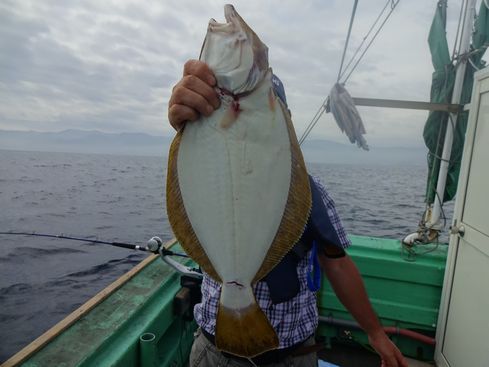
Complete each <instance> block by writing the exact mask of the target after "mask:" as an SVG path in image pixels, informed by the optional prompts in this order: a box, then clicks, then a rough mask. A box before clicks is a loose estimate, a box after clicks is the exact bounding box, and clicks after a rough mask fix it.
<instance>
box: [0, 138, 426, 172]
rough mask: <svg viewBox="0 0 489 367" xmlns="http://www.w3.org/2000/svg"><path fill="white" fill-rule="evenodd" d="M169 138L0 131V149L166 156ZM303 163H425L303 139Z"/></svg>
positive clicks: (419, 154) (396, 152)
mask: <svg viewBox="0 0 489 367" xmlns="http://www.w3.org/2000/svg"><path fill="white" fill-rule="evenodd" d="M171 140H172V137H169V136H154V135H148V134H144V133H119V134H114V133H103V132H100V131H96V130H89V131H86V130H64V131H61V132H36V131H8V130H0V149H7V150H28V151H49V152H68V153H95V154H124V155H147V156H166V155H167V153H168V149H169V147H170V143H171ZM302 150H303V153H304V157H305V159H306V161H307V162H311V163H312V162H314V163H332V164H334V163H337V164H369V165H370V164H389V165H391V164H425V162H426V153H427V151H426V149H425V148H405V147H390V148H385V147H370V151H368V152H366V151H363V150H361V149H359V148H357V147H356V146H355V145H352V144H341V143H336V142H332V141H328V140H307V141H306V142H305V143H304V145H303V147H302Z"/></svg>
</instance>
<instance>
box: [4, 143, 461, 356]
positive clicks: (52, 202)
mask: <svg viewBox="0 0 489 367" xmlns="http://www.w3.org/2000/svg"><path fill="white" fill-rule="evenodd" d="M308 169H309V172H310V173H311V174H312V175H315V176H317V177H319V178H320V179H321V181H322V182H323V183H324V184H325V185H326V187H327V189H328V191H329V192H330V194H331V196H332V197H333V198H334V200H335V202H336V206H337V209H338V212H339V214H340V216H341V218H342V220H343V224H344V226H345V227H346V229H347V231H348V233H350V234H358V235H368V236H376V237H386V238H397V239H400V238H402V237H403V236H405V235H406V234H408V233H410V232H413V231H414V230H416V228H417V224H418V222H419V221H420V219H421V216H422V213H423V210H424V193H425V182H426V175H427V168H426V167H425V165H423V162H417V163H414V164H412V165H404V166H385V165H371V166H360V165H331V164H330V165H321V164H308ZM165 179H166V159H165V158H164V157H131V156H120V155H90V154H73V153H69V154H67V153H38V152H20V151H5V150H0V232H2V231H23V232H37V233H51V234H64V235H68V236H80V237H86V238H90V239H99V240H105V241H120V242H128V243H133V244H145V243H146V241H147V240H148V239H150V238H151V237H152V236H159V237H161V238H162V239H163V240H169V239H171V238H172V237H173V236H172V233H171V230H170V226H169V224H168V220H167V217H166V210H165ZM270 189H273V188H270ZM451 210H452V208H451V207H450V206H448V209H447V211H448V214H447V216H449V218H450V215H451ZM145 256H147V255H146V254H145V253H142V252H135V251H131V250H125V249H120V248H116V247H112V246H106V245H100V244H97V245H95V244H91V243H88V242H73V241H67V240H59V239H50V238H39V237H17V236H15V237H14V236H6V235H0V325H1V326H0V340H2V343H0V362H2V361H4V360H5V359H7V358H8V357H9V356H11V355H12V354H14V353H15V352H16V351H18V350H20V349H21V348H22V347H24V346H25V345H27V344H28V343H29V342H30V341H32V340H34V339H35V338H36V337H38V336H39V335H41V334H42V333H43V332H44V331H46V330H47V329H48V328H50V327H51V326H53V325H54V324H55V323H56V322H58V321H60V320H61V319H63V318H64V317H65V316H66V315H67V314H69V313H70V312H72V311H73V310H75V309H76V308H77V307H79V306H80V305H82V304H83V303H84V302H86V301H87V300H88V299H89V298H90V297H92V296H93V295H95V294H96V293H97V292H98V291H100V290H102V289H103V288H104V287H105V286H107V285H108V284H110V283H111V282H113V281H114V280H115V279H117V278H118V277H119V276H120V275H122V274H123V273H125V272H126V271H128V270H129V269H131V268H132V267H133V266H134V265H136V264H137V263H138V262H139V261H141V260H142V259H144V257H145Z"/></svg>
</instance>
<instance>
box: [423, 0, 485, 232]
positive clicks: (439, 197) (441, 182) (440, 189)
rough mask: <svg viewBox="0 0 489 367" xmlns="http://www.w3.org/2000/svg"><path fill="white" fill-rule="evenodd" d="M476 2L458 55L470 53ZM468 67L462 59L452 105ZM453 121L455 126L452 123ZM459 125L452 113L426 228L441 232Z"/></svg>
mask: <svg viewBox="0 0 489 367" xmlns="http://www.w3.org/2000/svg"><path fill="white" fill-rule="evenodd" d="M475 2H476V0H467V7H466V10H465V16H464V21H463V28H462V35H461V42H460V49H459V50H458V55H459V56H460V55H465V54H467V53H468V52H469V51H470V38H471V36H472V28H473V25H474V15H475ZM466 67H467V58H466V57H462V58H460V60H459V62H458V65H457V71H456V74H455V83H454V87H453V94H452V104H459V103H460V97H461V95H462V88H463V84H464V76H465V69H466ZM451 121H453V124H452V123H451ZM456 123H457V113H450V115H449V119H448V121H447V124H448V125H447V129H446V133H445V141H444V144H443V153H442V156H441V161H440V170H439V171H438V182H437V185H436V197H435V201H434V204H433V211H432V212H431V216H430V218H428V222H427V223H426V226H427V227H428V228H430V229H433V230H440V229H441V226H440V214H441V207H442V204H443V197H444V195H445V186H446V182H447V174H448V164H449V161H450V155H451V153H452V144H453V131H454V130H455V126H456Z"/></svg>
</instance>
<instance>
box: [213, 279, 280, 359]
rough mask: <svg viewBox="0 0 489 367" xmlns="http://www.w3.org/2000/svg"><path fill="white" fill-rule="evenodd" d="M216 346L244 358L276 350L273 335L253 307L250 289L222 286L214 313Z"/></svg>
mask: <svg viewBox="0 0 489 367" xmlns="http://www.w3.org/2000/svg"><path fill="white" fill-rule="evenodd" d="M216 346H217V348H218V349H221V350H223V351H225V352H228V353H231V354H234V355H237V356H240V357H246V358H251V357H254V356H257V355H258V354H261V353H264V352H266V351H269V350H272V349H276V348H278V346H279V340H278V336H277V333H276V332H275V330H274V329H273V327H272V325H271V324H270V321H268V318H267V316H266V315H265V314H264V313H263V311H262V310H261V309H260V307H259V306H258V304H257V303H256V300H255V296H254V295H253V290H252V288H251V286H243V285H241V284H235V282H232V283H227V284H223V287H222V291H221V300H220V303H219V309H218V311H217V320H216Z"/></svg>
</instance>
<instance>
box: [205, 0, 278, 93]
mask: <svg viewBox="0 0 489 367" xmlns="http://www.w3.org/2000/svg"><path fill="white" fill-rule="evenodd" d="M224 16H225V19H226V23H218V22H217V21H215V20H214V19H211V20H210V21H209V26H208V28H207V34H206V37H205V40H204V44H203V45H202V51H201V54H200V60H201V61H203V62H205V63H206V64H207V65H209V67H210V68H211V70H212V71H213V72H214V75H215V77H216V79H217V85H218V86H219V87H220V88H223V89H226V90H227V91H229V92H231V93H233V94H238V93H245V92H250V91H252V90H254V89H255V87H256V86H257V85H258V84H259V83H260V81H261V80H263V79H264V78H265V75H266V73H267V71H268V69H269V66H268V47H267V46H266V45H265V44H264V43H263V42H262V41H261V40H260V38H258V36H257V35H256V34H255V32H254V31H253V30H252V29H251V28H250V27H249V26H248V24H246V22H245V21H244V20H243V18H241V16H240V15H239V14H238V12H237V11H236V9H235V8H234V6H232V5H230V4H227V5H225V6H224Z"/></svg>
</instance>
